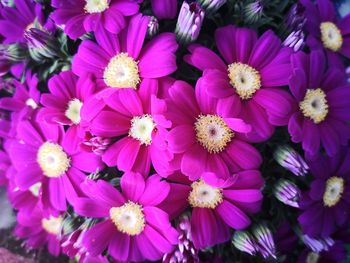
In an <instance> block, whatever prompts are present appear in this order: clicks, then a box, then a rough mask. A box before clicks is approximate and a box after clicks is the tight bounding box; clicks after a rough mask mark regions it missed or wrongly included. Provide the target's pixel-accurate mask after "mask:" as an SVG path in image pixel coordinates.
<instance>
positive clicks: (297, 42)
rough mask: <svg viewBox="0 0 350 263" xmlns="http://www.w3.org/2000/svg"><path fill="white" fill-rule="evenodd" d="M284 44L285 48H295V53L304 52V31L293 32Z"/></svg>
mask: <svg viewBox="0 0 350 263" xmlns="http://www.w3.org/2000/svg"><path fill="white" fill-rule="evenodd" d="M282 44H283V46H285V47H290V48H293V50H294V52H298V51H300V50H302V49H303V47H304V44H305V34H304V31H303V30H302V29H300V30H298V31H292V32H291V33H290V34H289V35H288V37H287V38H286V39H285V40H284V41H283V43H282Z"/></svg>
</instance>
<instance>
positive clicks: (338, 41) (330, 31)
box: [320, 22, 343, 52]
mask: <svg viewBox="0 0 350 263" xmlns="http://www.w3.org/2000/svg"><path fill="white" fill-rule="evenodd" d="M320 31H321V40H322V43H323V46H324V47H325V48H328V49H330V50H332V51H334V52H336V51H338V50H339V49H340V48H341V47H342V45H343V37H342V34H341V32H340V30H339V28H338V27H337V26H336V25H335V24H334V23H332V22H323V23H321V25H320Z"/></svg>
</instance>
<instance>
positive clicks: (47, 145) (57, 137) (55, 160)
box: [9, 121, 103, 211]
mask: <svg viewBox="0 0 350 263" xmlns="http://www.w3.org/2000/svg"><path fill="white" fill-rule="evenodd" d="M9 155H10V158H11V161H12V163H13V165H14V167H15V169H16V170H17V174H16V178H15V180H16V184H17V186H18V187H19V188H20V189H21V190H27V189H30V188H31V187H34V186H35V184H36V183H38V182H40V183H41V191H42V202H43V205H44V209H45V210H46V209H47V208H50V209H52V208H53V209H56V210H58V211H65V210H66V208H67V205H66V200H68V201H69V202H70V203H71V202H72V201H73V200H74V198H75V197H77V195H79V194H80V193H81V192H80V189H79V185H80V183H81V182H82V181H83V180H84V179H85V177H86V176H85V174H84V173H82V171H85V172H95V171H96V170H97V169H101V168H102V167H103V165H102V162H101V160H100V158H99V157H98V156H96V155H95V154H93V153H85V152H81V151H76V149H75V148H74V147H73V143H72V139H71V137H70V136H66V135H65V134H64V131H63V128H62V127H61V126H58V125H48V124H45V123H43V122H41V123H38V122H35V123H34V122H33V123H31V122H29V121H22V122H21V123H19V125H18V135H17V138H16V140H13V142H12V143H11V145H10V147H9Z"/></svg>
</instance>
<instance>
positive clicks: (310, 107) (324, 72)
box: [288, 50, 350, 156]
mask: <svg viewBox="0 0 350 263" xmlns="http://www.w3.org/2000/svg"><path fill="white" fill-rule="evenodd" d="M325 61H326V59H325V56H324V55H323V53H322V52H321V51H319V50H318V51H312V52H311V54H310V55H306V54H304V53H302V52H299V53H297V54H294V55H293V56H292V64H293V68H294V73H293V76H292V77H291V78H290V84H289V87H290V91H291V93H292V94H293V96H294V99H295V101H296V105H295V107H294V108H293V109H294V113H292V114H291V116H290V120H289V123H288V130H289V133H290V135H291V137H292V141H293V142H295V143H299V142H301V143H302V147H303V149H304V150H305V152H306V154H307V155H315V154H316V153H317V152H318V151H319V150H320V148H321V145H322V146H323V147H324V149H325V150H326V153H327V154H328V155H331V156H332V155H335V154H336V153H337V151H338V150H339V148H340V146H341V145H346V144H347V142H348V139H349V138H350V127H349V126H348V124H347V122H348V121H349V120H350V100H349V99H348V98H349V97H350V87H349V85H348V84H347V83H346V79H345V75H344V72H343V71H342V70H341V69H338V68H337V67H330V68H329V69H326V65H325Z"/></svg>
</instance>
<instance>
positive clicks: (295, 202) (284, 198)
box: [274, 179, 300, 207]
mask: <svg viewBox="0 0 350 263" xmlns="http://www.w3.org/2000/svg"><path fill="white" fill-rule="evenodd" d="M274 195H275V197H276V198H277V199H278V200H279V201H281V202H282V203H284V204H286V205H290V206H293V207H299V200H300V190H299V188H298V187H297V186H296V184H294V183H293V182H291V181H288V180H284V179H280V180H279V181H278V182H277V184H276V185H275V188H274Z"/></svg>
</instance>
